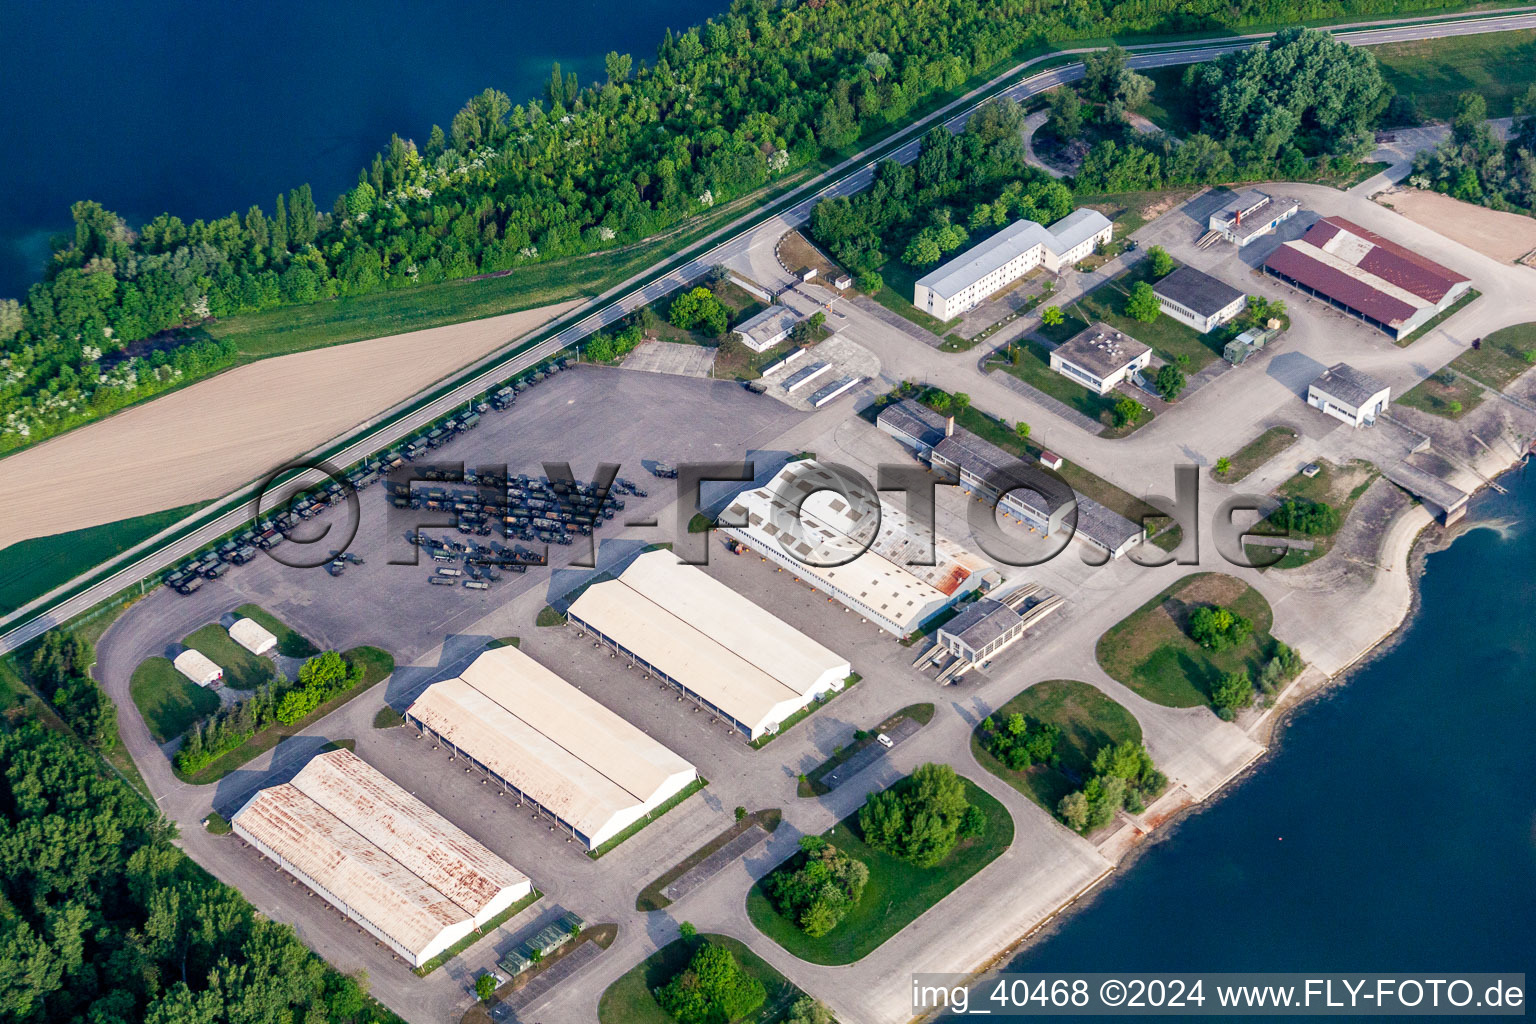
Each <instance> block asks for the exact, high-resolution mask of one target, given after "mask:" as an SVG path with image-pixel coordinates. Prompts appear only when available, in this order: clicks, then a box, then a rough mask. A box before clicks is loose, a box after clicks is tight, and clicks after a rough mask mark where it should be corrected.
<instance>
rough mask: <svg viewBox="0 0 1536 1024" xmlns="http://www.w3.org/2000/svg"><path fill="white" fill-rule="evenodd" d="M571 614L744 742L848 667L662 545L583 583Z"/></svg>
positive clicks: (842, 676)
mask: <svg viewBox="0 0 1536 1024" xmlns="http://www.w3.org/2000/svg"><path fill="white" fill-rule="evenodd" d="M569 614H570V617H571V620H572V621H573V622H575V623H576V624H577V625H579V626H581V627H582V628H583V629H585V630H587V631H588V632H590V633H592V634H593V635H594V636H597V637H598V638H600V639H601V640H603V641H604V642H606V643H608V644H609V645H610V646H613V647H616V648H618V649H620V650H622V651H623V652H624V653H625V655H626V656H627V657H629V658H630V659H632V660H633V661H635V662H636V663H638V664H641V665H643V666H645V667H646V668H647V669H648V670H650V671H651V672H653V673H655V674H656V675H658V676H660V677H661V678H663V679H666V680H667V681H669V682H671V683H672V684H673V685H674V686H677V687H678V688H679V689H681V690H683V691H684V692H685V693H687V694H688V695H689V696H690V697H692V698H693V699H694V700H697V701H699V702H700V703H702V704H703V705H705V706H706V707H708V708H709V709H710V710H711V711H714V712H715V713H716V714H719V715H721V716H723V717H725V718H726V719H728V720H730V721H731V722H732V723H733V724H734V725H735V726H736V727H737V728H738V729H740V730H741V732H742V733H743V734H744V735H746V736H747V737H748V738H749V739H754V740H755V739H758V738H759V737H761V736H763V735H766V734H767V733H771V732H774V731H776V730H777V729H778V728H779V725H780V724H781V723H783V722H784V720H785V719H787V718H788V717H789V716H791V715H793V714H794V713H795V712H797V711H799V710H801V709H802V708H804V707H806V706H807V705H809V704H810V703H811V702H812V701H813V700H816V699H818V698H819V697H821V696H823V695H825V694H827V693H829V692H832V691H835V690H837V689H839V688H840V687H841V686H842V685H843V682H844V680H846V679H847V678H848V676H849V674H850V672H851V669H850V667H849V665H848V661H847V659H846V658H842V657H839V656H838V655H837V654H835V653H834V652H833V651H831V650H829V649H827V648H826V647H824V646H822V645H821V644H819V643H817V642H816V641H815V640H812V639H811V638H810V637H808V636H806V635H805V634H804V633H801V632H800V631H799V630H797V629H795V628H794V627H792V626H790V625H789V624H788V623H786V622H784V621H783V620H781V619H779V618H778V617H776V616H774V615H772V614H770V613H769V612H767V611H766V610H764V609H763V608H760V607H759V606H757V605H756V604H753V603H752V602H751V601H749V600H747V599H746V598H745V597H742V596H741V595H740V594H738V593H736V592H735V591H734V590H732V589H731V588H730V587H727V586H726V585H725V584H723V583H720V582H719V581H718V580H715V579H713V578H711V577H710V576H708V575H706V574H705V573H703V572H702V571H700V570H699V569H698V568H697V567H695V566H691V565H683V564H682V563H680V562H679V561H678V560H677V557H676V556H675V555H673V554H672V552H670V551H666V550H657V551H651V552H647V553H646V554H643V555H641V556H640V557H639V558H637V559H635V561H634V562H633V563H632V564H631V565H630V567H629V568H628V569H626V570H624V572H623V573H622V574H620V576H619V578H618V579H616V580H606V581H604V582H601V583H597V584H594V585H592V586H590V587H588V588H587V589H586V591H585V592H584V593H583V594H582V595H581V596H580V597H578V598H577V599H576V600H575V601H574V602H573V603H572V604H571V607H570V610H569Z"/></svg>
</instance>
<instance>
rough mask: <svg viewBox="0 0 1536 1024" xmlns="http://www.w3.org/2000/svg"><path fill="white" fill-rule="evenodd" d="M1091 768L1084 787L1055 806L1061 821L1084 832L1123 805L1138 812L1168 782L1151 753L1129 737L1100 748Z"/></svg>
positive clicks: (1111, 816)
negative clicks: (1091, 772) (1154, 762)
mask: <svg viewBox="0 0 1536 1024" xmlns="http://www.w3.org/2000/svg"><path fill="white" fill-rule="evenodd" d="M1092 770H1093V774H1092V776H1090V777H1089V779H1088V781H1087V782H1086V783H1085V784H1084V785H1083V788H1082V789H1080V790H1078V791H1077V792H1075V793H1068V794H1067V795H1066V796H1064V797H1062V798H1061V803H1060V804H1059V805H1058V806H1057V808H1056V813H1057V814H1059V815H1060V816H1061V820H1062V821H1064V822H1066V823H1067V825H1068V826H1070V827H1071V828H1074V829H1076V830H1077V831H1079V832H1082V833H1085V834H1086V833H1088V832H1092V831H1093V830H1094V829H1096V828H1099V827H1100V826H1103V825H1107V824H1109V823H1110V822H1111V821H1112V820H1114V817H1115V812H1116V811H1118V810H1120V809H1121V808H1122V807H1123V808H1125V809H1127V810H1129V811H1131V812H1132V813H1136V814H1139V813H1140V812H1141V811H1142V810H1144V809H1145V808H1146V804H1147V802H1148V801H1150V800H1152V799H1154V798H1155V797H1156V796H1157V795H1158V794H1160V793H1161V792H1162V791H1163V789H1164V788H1165V787H1166V786H1167V785H1168V779H1167V777H1166V776H1164V775H1163V773H1162V772H1160V771H1158V770H1157V766H1156V765H1154V764H1153V763H1152V755H1151V754H1148V753H1147V750H1146V748H1145V747H1143V746H1142V745H1141V744H1140V743H1135V742H1132V741H1130V740H1126V741H1125V742H1123V743H1116V744H1113V745H1110V744H1106V745H1105V746H1102V747H1100V748H1099V750H1098V752H1097V753H1096V754H1094V756H1093V769H1092Z"/></svg>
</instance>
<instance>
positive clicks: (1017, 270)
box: [912, 209, 1114, 320]
mask: <svg viewBox="0 0 1536 1024" xmlns="http://www.w3.org/2000/svg"><path fill="white" fill-rule="evenodd" d="M1113 237H1114V226H1113V225H1112V224H1111V223H1110V221H1109V218H1107V217H1105V216H1104V215H1103V214H1102V213H1100V212H1099V211H1097V210H1089V209H1082V210H1074V211H1073V212H1071V213H1069V214H1067V215H1066V216H1065V217H1063V218H1061V220H1059V221H1057V222H1056V223H1055V224H1052V225H1051V226H1050V227H1048V228H1047V227H1042V226H1041V225H1039V224H1036V223H1035V222H1034V221H1032V220H1018V221H1014V222H1013V223H1012V224H1010V225H1008V227H1006V228H1004V229H1003V230H1001V231H999V232H998V233H997V234H995V235H993V236H992V237H991V238H988V239H987V240H986V241H984V242H981V243H979V244H977V245H973V246H971V248H969V249H967V250H966V251H965V252H963V253H961V254H960V255H959V256H956V257H955V258H953V259H951V260H949V261H948V262H946V263H943V264H941V265H940V266H939V267H937V268H936V269H934V270H932V271H930V272H928V273H927V274H925V275H923V276H922V277H920V278H919V279H918V280H917V283H916V284H915V285H914V286H913V288H912V305H914V306H916V307H917V308H918V309H920V310H922V311H923V312H925V313H927V314H929V315H930V316H934V317H937V318H938V319H940V320H949V319H952V318H954V317H957V316H959V315H960V314H961V313H964V312H965V311H966V310H968V309H971V308H973V307H975V306H977V305H979V304H980V303H981V302H982V300H983V299H985V298H986V297H987V296H989V295H991V294H993V293H994V292H996V291H998V290H999V289H1001V288H1003V287H1004V286H1005V285H1008V284H1010V283H1012V282H1014V281H1017V280H1018V279H1019V278H1021V277H1023V276H1024V275H1025V274H1027V273H1029V272H1030V271H1031V270H1033V269H1035V268H1036V267H1044V268H1045V269H1046V270H1048V271H1050V272H1051V273H1056V272H1057V271H1059V270H1060V269H1061V268H1062V267H1064V266H1071V265H1072V264H1074V263H1076V262H1078V261H1079V260H1081V259H1083V258H1084V257H1086V256H1087V255H1088V254H1089V253H1091V252H1093V250H1094V249H1095V248H1096V247H1097V246H1098V245H1100V244H1101V243H1105V242H1108V241H1109V240H1110V239H1111V238H1113Z"/></svg>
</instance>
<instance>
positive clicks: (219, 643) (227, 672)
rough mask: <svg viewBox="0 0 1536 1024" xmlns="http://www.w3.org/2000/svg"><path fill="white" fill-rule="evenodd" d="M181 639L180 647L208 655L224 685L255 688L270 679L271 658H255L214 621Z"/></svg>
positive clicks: (237, 687) (236, 687)
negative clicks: (219, 672) (221, 674)
mask: <svg viewBox="0 0 1536 1024" xmlns="http://www.w3.org/2000/svg"><path fill="white" fill-rule="evenodd" d="M181 642H182V645H183V646H186V647H190V648H192V649H193V650H194V651H201V652H202V653H204V654H206V655H208V657H209V658H210V659H211V660H212V661H213V663H214V664H215V665H217V666H219V667H220V668H222V669H223V670H224V685H225V686H232V687H234V688H235V689H237V690H254V689H256V687H258V686H260V685H261V684H262V683H265V682H269V681H271V679H272V675H273V671H272V669H273V665H272V661H271V659H269V658H258V657H257V656H256V655H254V654H252V653H251V652H250V651H248V650H246V649H245V648H244V647H241V646H240V645H239V644H237V643H235V642H234V641H233V640H231V639H230V636H229V633H228V631H226V630H225V629H224V627H223V626H221V625H219V624H218V623H217V622H210V623H209V624H208V625H206V626H204V627H203V628H202V629H199V630H198V631H197V632H195V633H193V634H192V635H190V636H188V637H186V638H184V639H183V640H182V641H181Z"/></svg>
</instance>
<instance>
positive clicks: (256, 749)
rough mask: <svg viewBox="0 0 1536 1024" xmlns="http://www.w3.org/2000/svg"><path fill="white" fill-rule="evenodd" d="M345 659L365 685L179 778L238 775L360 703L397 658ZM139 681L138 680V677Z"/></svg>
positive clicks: (355, 652) (369, 652)
mask: <svg viewBox="0 0 1536 1024" xmlns="http://www.w3.org/2000/svg"><path fill="white" fill-rule="evenodd" d="M341 656H342V657H343V658H346V659H347V661H348V662H351V663H361V664H362V665H363V679H362V682H360V683H358V684H357V685H356V686H354V687H352V689H350V690H347V691H345V692H343V693H338V694H337V695H336V696H334V697H332V698H331V699H330V700H328V701H326V702H325V703H324V704H321V705H320V706H319V707H318V708H316V709H315V710H313V711H311V712H310V713H309V714H307V715H305V716H304V717H303V718H301V719H299V720H298V721H297V722H294V723H293V724H292V725H283V724H282V723H281V722H274V723H273V724H271V725H269V726H267V727H266V728H265V729H263V730H261V731H260V732H258V733H257V734H256V735H255V736H252V737H251V738H250V739H248V740H246V741H245V742H244V743H242V744H240V746H238V747H236V748H235V749H234V750H229V751H225V752H224V753H223V754H220V755H219V756H218V757H216V758H214V759H213V760H212V761H210V762H208V763H207V764H206V765H204V766H203V767H202V769H201V770H199V771H198V772H197V773H196V774H194V775H190V776H183V775H182V774H181V773H180V772H178V773H177V777H178V778H180V779H181V780H182V781H183V782H190V783H192V784H193V785H194V786H203V785H207V784H208V783H210V782H217V781H219V780H220V779H222V778H223V777H224V776H226V775H228V774H229V773H230V772H232V771H234V770H235V769H236V768H239V767H240V766H241V765H243V764H245V763H246V762H247V761H249V760H250V759H251V758H253V757H255V756H257V755H258V754H264V753H266V752H267V751H268V750H271V749H272V748H273V747H275V746H277V745H278V744H279V743H280V742H282V741H283V740H285V739H287V738H288V737H289V736H293V735H295V734H296V733H300V732H303V731H304V730H305V729H307V728H308V727H309V726H311V725H313V724H314V723H315V722H318V721H319V720H320V719H322V718H324V717H325V716H326V715H328V714H330V713H331V712H332V711H335V710H336V709H337V708H339V707H341V706H342V705H343V704H346V703H348V702H349V701H353V700H356V699H357V698H358V697H360V696H362V695H363V694H364V693H366V692H367V691H368V690H369V689H370V688H371V687H372V686H374V684H376V683H378V682H379V681H381V680H383V679H385V678H387V677H388V676H389V674H390V673H391V672H393V671H394V667H395V659H394V657H393V656H391V655H390V654H389V652H388V651H382V650H380V649H379V648H377V647H354V648H352V649H351V650H350V651H343V652H342V655H341ZM135 678H137V676H135ZM139 706H140V708H141V709H142V708H143V705H142V704H140V705H139ZM189 724H190V723H189Z"/></svg>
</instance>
